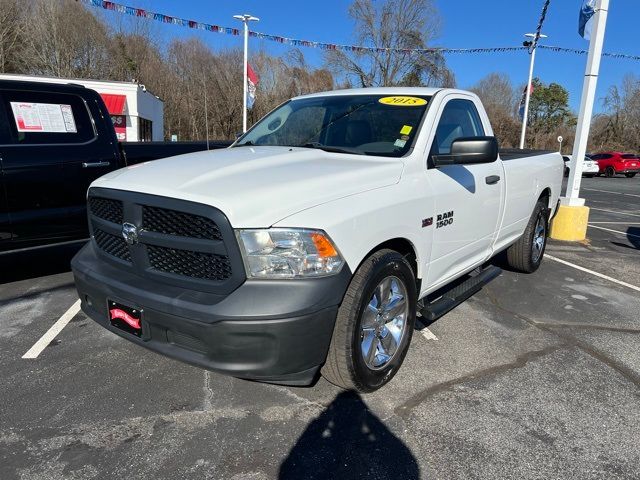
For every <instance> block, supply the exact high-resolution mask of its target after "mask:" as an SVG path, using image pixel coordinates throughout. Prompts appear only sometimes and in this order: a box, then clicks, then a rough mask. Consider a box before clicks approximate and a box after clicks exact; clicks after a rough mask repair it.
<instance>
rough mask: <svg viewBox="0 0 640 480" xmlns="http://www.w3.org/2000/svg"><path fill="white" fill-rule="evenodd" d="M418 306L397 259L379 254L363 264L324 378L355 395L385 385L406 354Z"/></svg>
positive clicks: (407, 269)
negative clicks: (354, 391)
mask: <svg viewBox="0 0 640 480" xmlns="http://www.w3.org/2000/svg"><path fill="white" fill-rule="evenodd" d="M416 304H417V289H416V280H415V276H414V273H413V270H412V268H411V265H409V263H408V262H407V260H406V259H405V258H404V257H403V256H402V255H401V254H400V253H398V252H396V251H394V250H380V251H378V252H376V253H374V254H373V255H371V256H370V257H369V258H367V259H366V260H365V261H364V262H363V263H362V265H361V266H360V267H359V268H358V270H356V273H355V274H354V276H353V279H352V280H351V283H350V284H349V288H348V289H347V292H346V294H345V297H344V300H343V301H342V305H340V308H339V310H338V316H337V318H336V324H335V327H334V330H333V337H332V339H331V345H330V346H329V353H328V355H327V361H326V363H325V365H324V366H323V367H322V376H323V377H325V378H326V379H327V380H328V381H330V382H331V383H333V384H334V385H337V386H338V387H342V388H344V389H347V390H356V391H358V392H372V391H374V390H377V389H379V388H380V387H382V386H383V385H385V384H386V383H387V382H389V381H390V380H391V379H392V378H393V376H394V375H395V374H396V373H397V371H398V369H399V368H400V366H401V365H402V362H403V361H404V357H405V355H406V354H407V350H408V349H409V343H410V342H411V337H412V335H413V328H414V325H415V319H416Z"/></svg>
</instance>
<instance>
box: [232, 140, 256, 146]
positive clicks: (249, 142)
mask: <svg viewBox="0 0 640 480" xmlns="http://www.w3.org/2000/svg"><path fill="white" fill-rule="evenodd" d="M254 146H255V145H254V143H253V142H252V141H250V140H249V141H248V142H244V143H239V144H237V145H234V146H233V148H236V147H254Z"/></svg>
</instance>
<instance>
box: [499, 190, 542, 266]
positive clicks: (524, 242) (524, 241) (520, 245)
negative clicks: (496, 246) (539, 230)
mask: <svg viewBox="0 0 640 480" xmlns="http://www.w3.org/2000/svg"><path fill="white" fill-rule="evenodd" d="M538 222H541V225H542V226H543V227H544V231H543V236H542V239H543V243H542V248H541V250H540V251H539V253H538V252H534V246H533V239H534V236H536V227H537V225H538ZM548 231H549V210H548V208H547V204H546V203H545V202H544V201H542V200H538V203H536V206H535V207H534V208H533V213H532V214H531V218H530V219H529V223H528V224H527V228H526V229H525V231H524V233H523V234H522V236H521V237H520V238H519V239H518V241H517V242H516V243H514V244H513V245H511V246H510V247H509V248H508V249H507V263H508V265H509V266H510V267H511V268H513V269H514V270H517V271H519V272H523V273H533V272H535V271H536V270H537V269H538V267H539V266H540V263H541V262H542V258H543V257H544V251H545V249H546V247H547V233H548Z"/></svg>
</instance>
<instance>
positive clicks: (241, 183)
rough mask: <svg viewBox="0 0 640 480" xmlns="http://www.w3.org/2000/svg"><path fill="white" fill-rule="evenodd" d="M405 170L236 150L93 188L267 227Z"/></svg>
mask: <svg viewBox="0 0 640 480" xmlns="http://www.w3.org/2000/svg"><path fill="white" fill-rule="evenodd" d="M403 166H404V163H403V161H402V159H399V158H384V157H368V156H364V155H350V154H342V153H330V152H324V151H322V150H318V149H308V148H297V147H236V148H227V149H223V150H213V151H208V152H197V153H189V154H186V155H178V156H176V157H170V158H166V159H163V160H155V161H151V162H146V163H141V164H138V165H132V166H130V167H126V168H122V169H120V170H116V171H114V172H111V173H109V174H107V175H105V176H103V177H100V178H99V179H97V180H96V181H95V182H93V183H92V184H91V186H92V187H102V188H112V189H117V190H126V191H133V192H140V193H148V194H152V195H160V196H164V197H173V198H180V199H184V200H190V201H193V202H198V203H203V204H206V205H211V206H213V207H216V208H218V209H220V210H221V211H222V212H223V213H224V214H225V215H227V217H228V218H229V221H230V222H231V225H232V226H233V227H235V228H251V227H269V226H271V225H273V224H275V223H277V222H279V221H280V220H283V219H284V218H286V217H288V216H290V215H293V214H294V213H297V212H300V211H301V210H305V209H307V208H311V207H314V206H317V205H320V204H323V203H326V202H330V201H332V200H337V199H339V198H342V197H346V196H349V195H354V194H357V193H361V192H364V191H367V190H372V189H376V188H381V187H385V186H388V185H392V184H394V183H397V182H398V181H399V180H400V176H401V174H402V169H403ZM292 226H293V225H292ZM301 226H304V227H313V225H301Z"/></svg>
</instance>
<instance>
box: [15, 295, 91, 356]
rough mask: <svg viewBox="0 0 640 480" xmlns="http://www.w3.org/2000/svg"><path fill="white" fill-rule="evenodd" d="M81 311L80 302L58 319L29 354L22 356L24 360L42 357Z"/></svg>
mask: <svg viewBox="0 0 640 480" xmlns="http://www.w3.org/2000/svg"><path fill="white" fill-rule="evenodd" d="M79 311H80V300H78V301H77V302H76V303H74V304H73V305H71V308H69V310H67V311H66V312H64V314H63V315H62V316H61V317H60V318H59V319H58V321H57V322H56V323H54V324H53V325H52V326H51V328H50V329H49V330H47V332H46V333H45V334H44V335H43V336H42V337H40V340H38V341H37V342H36V343H34V345H33V347H31V348H30V349H29V350H28V351H27V353H25V354H24V355H23V356H22V358H38V355H40V354H41V353H42V351H43V350H44V349H45V348H47V345H49V344H50V343H51V342H52V341H53V339H54V338H56V337H57V336H58V334H59V333H60V332H61V331H62V329H63V328H64V327H66V326H67V323H69V322H70V321H71V319H72V318H73V317H75V316H76V314H77V313H78V312H79Z"/></svg>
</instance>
